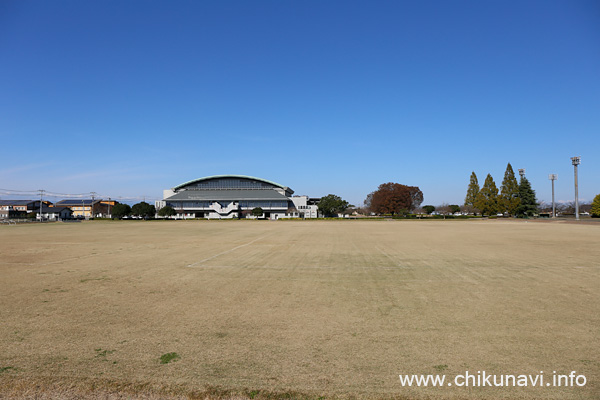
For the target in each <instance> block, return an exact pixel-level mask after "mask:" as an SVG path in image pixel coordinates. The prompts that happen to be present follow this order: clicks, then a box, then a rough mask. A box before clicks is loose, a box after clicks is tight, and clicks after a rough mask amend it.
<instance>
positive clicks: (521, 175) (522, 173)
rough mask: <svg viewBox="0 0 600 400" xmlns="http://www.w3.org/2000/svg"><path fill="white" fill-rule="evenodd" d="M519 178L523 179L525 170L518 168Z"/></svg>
mask: <svg viewBox="0 0 600 400" xmlns="http://www.w3.org/2000/svg"><path fill="white" fill-rule="evenodd" d="M519 176H520V177H521V179H523V178H524V177H525V168H519Z"/></svg>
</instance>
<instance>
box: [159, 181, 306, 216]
mask: <svg viewBox="0 0 600 400" xmlns="http://www.w3.org/2000/svg"><path fill="white" fill-rule="evenodd" d="M293 194H294V191H293V190H292V189H290V188H289V187H287V186H283V185H280V184H278V183H275V182H271V181H268V180H266V179H261V178H256V177H252V176H245V175H215V176H207V177H204V178H200V179H194V180H192V181H189V182H185V183H182V184H181V185H178V186H176V187H174V188H172V189H167V190H164V191H163V200H162V201H157V202H156V208H157V210H158V209H160V208H162V207H165V206H171V207H173V209H175V212H176V213H177V214H176V218H184V219H185V218H207V219H230V218H254V217H253V216H252V210H253V209H254V208H257V207H260V208H262V210H263V215H262V216H261V218H267V219H279V218H316V217H317V204H316V203H317V199H311V198H309V197H308V196H294V195H293Z"/></svg>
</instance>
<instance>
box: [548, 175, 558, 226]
mask: <svg viewBox="0 0 600 400" xmlns="http://www.w3.org/2000/svg"><path fill="white" fill-rule="evenodd" d="M548 179H550V180H551V181H552V218H556V203H555V202H554V181H555V180H556V179H558V175H556V174H550V175H548Z"/></svg>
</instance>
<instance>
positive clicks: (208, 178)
mask: <svg viewBox="0 0 600 400" xmlns="http://www.w3.org/2000/svg"><path fill="white" fill-rule="evenodd" d="M218 178H244V179H254V180H256V181H260V182H265V183H268V184H271V185H274V186H277V187H280V188H282V189H284V190H285V189H289V188H288V187H287V186H283V185H280V184H279V183H276V182H273V181H268V180H266V179H262V178H257V177H255V176H247V175H212V176H205V177H204V178H198V179H193V180H191V181H187V182H184V183H182V184H180V185H177V186H175V187H174V188H173V190H179V189H181V188H183V187H185V186H187V185H191V184H192V183H198V182H202V181H207V180H210V179H218Z"/></svg>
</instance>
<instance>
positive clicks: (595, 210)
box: [591, 194, 600, 218]
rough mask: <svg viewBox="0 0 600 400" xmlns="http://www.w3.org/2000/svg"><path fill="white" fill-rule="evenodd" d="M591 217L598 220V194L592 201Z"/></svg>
mask: <svg viewBox="0 0 600 400" xmlns="http://www.w3.org/2000/svg"><path fill="white" fill-rule="evenodd" d="M591 211H592V217H594V218H600V194H597V195H596V197H594V201H592V210H591Z"/></svg>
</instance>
